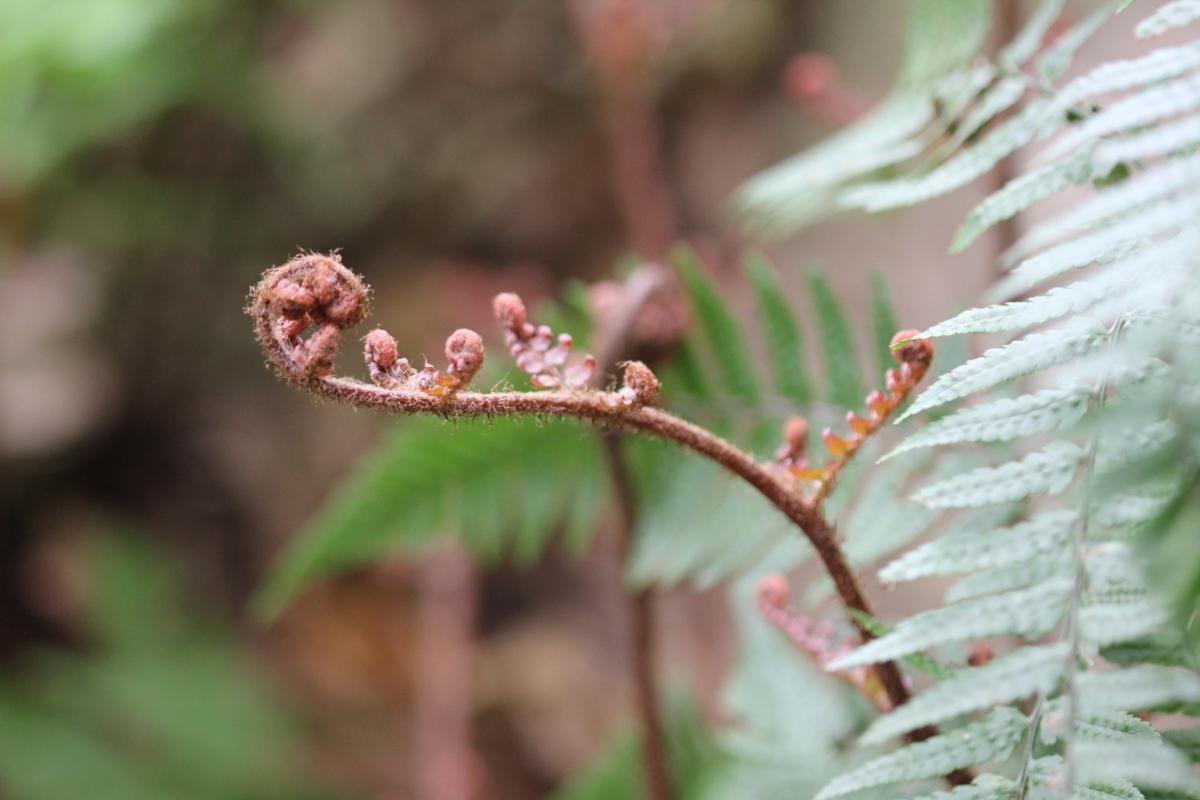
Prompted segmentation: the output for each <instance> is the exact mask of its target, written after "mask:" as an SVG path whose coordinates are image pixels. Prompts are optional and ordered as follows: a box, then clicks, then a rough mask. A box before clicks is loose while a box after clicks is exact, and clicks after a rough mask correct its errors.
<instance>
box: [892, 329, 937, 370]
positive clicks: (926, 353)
mask: <svg viewBox="0 0 1200 800" xmlns="http://www.w3.org/2000/svg"><path fill="white" fill-rule="evenodd" d="M920 335H921V332H920V331H915V330H905V331H900V332H899V333H897V334H896V335H895V336H893V337H892V343H891V348H892V358H894V359H896V361H898V362H900V363H901V364H912V365H913V368H914V369H918V368H919V369H920V371H921V372H922V373H924V372H925V370H927V369H929V365H930V364H932V363H933V343H932V342H931V341H929V340H928V339H919V338H917V337H919V336H920Z"/></svg>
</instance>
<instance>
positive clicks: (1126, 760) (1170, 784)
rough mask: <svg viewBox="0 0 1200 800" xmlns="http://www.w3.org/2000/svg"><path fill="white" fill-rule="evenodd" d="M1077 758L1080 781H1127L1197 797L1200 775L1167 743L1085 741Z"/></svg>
mask: <svg viewBox="0 0 1200 800" xmlns="http://www.w3.org/2000/svg"><path fill="white" fill-rule="evenodd" d="M1077 762H1078V775H1079V778H1080V779H1081V780H1084V781H1088V782H1093V783H1095V782H1112V781H1130V782H1132V783H1134V784H1136V785H1138V786H1140V787H1143V788H1146V789H1151V788H1153V789H1162V790H1165V791H1168V792H1178V793H1180V794H1183V795H1187V796H1191V797H1200V778H1197V777H1196V774H1195V773H1194V772H1193V771H1192V767H1191V764H1190V763H1189V762H1188V760H1187V758H1186V757H1185V756H1184V755H1183V754H1182V753H1180V752H1179V751H1177V750H1175V749H1174V748H1173V747H1170V746H1168V745H1164V744H1157V743H1154V742H1134V743H1122V744H1119V745H1118V744H1110V743H1093V742H1085V743H1081V744H1080V747H1079V753H1078V754H1077Z"/></svg>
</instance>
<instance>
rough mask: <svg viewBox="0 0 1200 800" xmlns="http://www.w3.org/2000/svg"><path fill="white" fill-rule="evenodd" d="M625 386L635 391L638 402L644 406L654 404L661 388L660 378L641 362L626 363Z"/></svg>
mask: <svg viewBox="0 0 1200 800" xmlns="http://www.w3.org/2000/svg"><path fill="white" fill-rule="evenodd" d="M624 384H625V387H626V388H629V389H632V390H633V393H634V396H635V397H636V398H637V402H638V403H641V404H643V405H645V404H647V403H653V402H654V400H655V399H656V398H657V397H658V390H659V389H660V388H661V384H660V383H659V382H658V378H657V377H656V376H655V374H654V373H653V372H651V371H650V368H649V367H647V366H646V365H645V364H643V363H642V362H641V361H629V362H626V364H625V377H624Z"/></svg>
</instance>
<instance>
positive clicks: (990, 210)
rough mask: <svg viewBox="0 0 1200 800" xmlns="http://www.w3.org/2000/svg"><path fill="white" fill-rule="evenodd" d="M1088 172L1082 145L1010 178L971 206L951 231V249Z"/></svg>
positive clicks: (1090, 170) (1088, 154)
mask: <svg viewBox="0 0 1200 800" xmlns="http://www.w3.org/2000/svg"><path fill="white" fill-rule="evenodd" d="M1092 175H1093V167H1092V154H1091V152H1090V150H1088V149H1086V148H1084V149H1080V150H1079V151H1078V152H1076V153H1074V154H1073V155H1071V156H1069V157H1067V158H1064V159H1062V160H1061V161H1056V162H1054V163H1053V164H1047V165H1045V166H1042V167H1040V168H1038V169H1035V170H1032V171H1030V172H1027V173H1025V174H1024V175H1021V176H1020V177H1017V178H1014V179H1013V180H1011V181H1009V182H1008V183H1006V184H1004V186H1002V187H1001V188H999V189H997V190H996V191H994V192H992V193H991V194H990V195H988V196H987V197H986V198H984V199H983V200H982V201H980V203H979V205H977V206H975V208H973V209H972V210H971V213H970V214H969V215H967V218H966V220H965V221H964V222H963V223H962V225H961V226H959V229H958V231H956V232H955V234H954V243H953V244H952V245H951V246H950V250H951V252H955V253H957V252H959V251H960V250H964V249H966V247H967V245H969V244H970V243H971V242H973V241H975V239H976V238H978V237H979V235H980V234H981V233H983V232H984V231H986V230H987V229H988V228H990V227H992V226H993V225H995V224H996V223H997V222H1001V221H1003V220H1006V219H1010V218H1012V217H1014V216H1016V215H1017V214H1018V213H1020V212H1022V211H1024V210H1025V209H1027V208H1029V207H1030V206H1032V205H1034V204H1035V203H1037V202H1039V201H1041V200H1044V199H1045V198H1047V197H1049V196H1050V195H1052V194H1055V193H1056V192H1059V191H1061V190H1063V189H1065V188H1066V187H1068V186H1071V185H1074V184H1078V183H1082V182H1083V181H1085V180H1087V179H1088V178H1090V177H1092Z"/></svg>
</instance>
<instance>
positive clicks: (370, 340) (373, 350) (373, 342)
mask: <svg viewBox="0 0 1200 800" xmlns="http://www.w3.org/2000/svg"><path fill="white" fill-rule="evenodd" d="M399 357H400V351H399V349H398V347H397V345H396V340H395V339H394V338H393V337H392V335H391V334H390V333H388V332H387V331H385V330H384V329H383V328H376V329H375V330H373V331H371V332H370V333H368V334H367V335H366V336H364V337H363V358H365V359H366V361H367V363H368V364H375V365H376V366H377V367H379V368H380V369H391V368H392V365H393V364H395V363H396V359H398V358H399Z"/></svg>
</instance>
